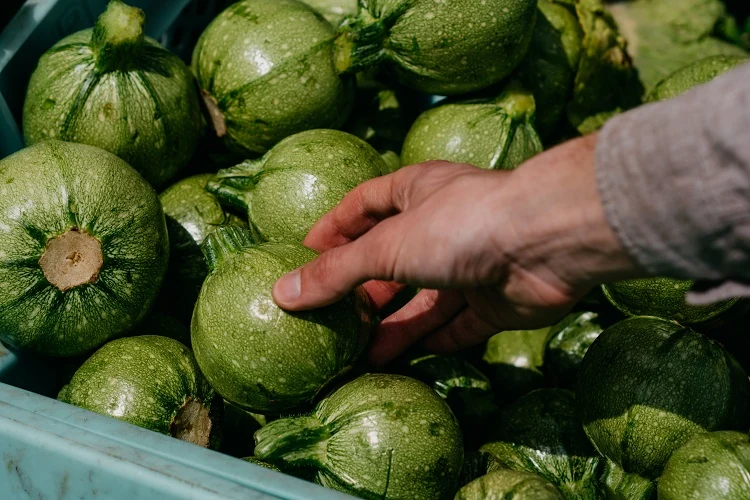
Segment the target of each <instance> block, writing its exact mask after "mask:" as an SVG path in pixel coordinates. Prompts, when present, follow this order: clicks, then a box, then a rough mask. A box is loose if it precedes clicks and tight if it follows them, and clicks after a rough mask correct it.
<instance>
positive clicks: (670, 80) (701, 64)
mask: <svg viewBox="0 0 750 500" xmlns="http://www.w3.org/2000/svg"><path fill="white" fill-rule="evenodd" d="M747 60H748V58H747V57H743V56H739V55H716V56H709V57H706V58H704V59H700V60H698V61H696V62H694V63H693V64H690V65H688V66H685V67H683V68H681V69H678V70H677V71H675V72H674V73H672V74H671V75H669V76H668V77H667V78H665V79H664V80H662V81H660V82H659V83H657V84H656V86H655V87H654V89H653V90H652V91H651V93H650V94H649V97H648V100H649V101H651V102H654V101H663V100H666V99H672V98H674V97H677V96H678V95H680V94H684V93H685V92H687V91H688V90H690V89H692V88H693V87H697V86H698V85H703V84H704V83H708V82H710V81H711V80H713V79H714V78H716V77H718V76H720V75H722V74H724V73H726V72H727V71H729V70H731V69H732V68H735V67H737V66H739V65H740V64H743V63H745V62H747Z"/></svg>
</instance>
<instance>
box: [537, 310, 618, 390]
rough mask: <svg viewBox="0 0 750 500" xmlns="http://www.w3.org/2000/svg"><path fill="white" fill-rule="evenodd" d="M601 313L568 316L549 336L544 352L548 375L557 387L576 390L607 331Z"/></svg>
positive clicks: (548, 378)
mask: <svg viewBox="0 0 750 500" xmlns="http://www.w3.org/2000/svg"><path fill="white" fill-rule="evenodd" d="M603 329H604V328H603V326H602V320H601V318H600V317H599V313H595V312H592V311H582V312H577V313H572V314H569V315H568V316H566V317H565V318H564V319H563V320H562V321H561V322H559V323H557V324H556V325H555V326H553V327H552V329H551V330H550V332H549V336H548V339H547V345H546V348H545V350H544V375H545V378H546V379H547V380H548V381H549V382H550V383H551V384H552V385H554V386H556V387H564V388H573V386H574V385H575V383H576V379H577V378H578V368H579V367H580V366H581V362H582V361H583V357H584V355H585V354H586V351H588V349H589V347H591V344H593V343H594V341H595V340H596V338H597V337H598V336H599V334H601V333H602V330H603Z"/></svg>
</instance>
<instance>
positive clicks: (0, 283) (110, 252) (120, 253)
mask: <svg viewBox="0 0 750 500" xmlns="http://www.w3.org/2000/svg"><path fill="white" fill-rule="evenodd" d="M0 186H2V187H1V188H0V232H2V238H0V340H2V341H3V342H5V343H7V344H8V345H10V346H11V347H13V348H15V349H17V350H27V351H33V352H35V353H38V354H44V355H47V356H75V355H78V354H83V353H86V352H89V351H91V350H92V349H95V348H97V347H99V346H100V345H102V344H103V343H104V342H106V341H107V340H110V339H112V338H114V337H116V336H119V335H122V334H124V333H126V332H127V331H129V330H131V329H133V328H134V327H135V326H136V325H137V324H138V323H139V322H140V321H141V320H142V319H143V318H144V317H145V315H146V313H147V312H148V310H149V308H150V306H151V304H152V303H153V301H154V299H155V298H156V295H157V293H158V291H159V287H160V286H161V283H162V279H163V277H164V273H165V271H166V269H167V260H168V257H169V243H168V241H167V229H166V224H165V222H164V213H163V212H162V208H161V205H160V204H159V198H158V197H157V195H156V193H155V192H154V190H153V189H152V188H151V186H149V185H148V183H146V181H144V180H143V178H142V177H141V176H140V175H138V173H137V172H136V171H135V170H133V169H132V168H131V167H130V166H128V164H127V163H125V162H124V161H123V160H121V159H120V158H118V157H116V156H115V155H113V154H111V153H108V152H106V151H104V150H102V149H99V148H95V147H92V146H86V145H83V144H73V143H67V142H60V141H45V142H41V143H39V144H36V145H34V146H30V147H28V148H26V149H23V150H21V151H19V152H18V153H15V154H13V155H11V156H9V157H7V158H5V159H4V160H2V161H0Z"/></svg>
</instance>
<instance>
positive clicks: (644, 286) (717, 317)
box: [602, 278, 747, 331]
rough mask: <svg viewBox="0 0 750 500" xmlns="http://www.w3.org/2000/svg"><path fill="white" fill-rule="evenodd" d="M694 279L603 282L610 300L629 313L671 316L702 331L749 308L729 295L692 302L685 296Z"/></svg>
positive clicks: (626, 313) (713, 328) (661, 316)
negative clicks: (708, 301) (714, 300)
mask: <svg viewBox="0 0 750 500" xmlns="http://www.w3.org/2000/svg"><path fill="white" fill-rule="evenodd" d="M693 283H694V282H693V281H688V280H676V279H672V278H645V279H638V280H627V281H618V282H617V283H610V284H608V285H602V291H603V292H604V295H605V296H606V297H607V300H609V302H610V303H611V304H612V305H613V306H615V307H616V308H617V309H619V310H620V311H621V312H622V313H623V314H625V315H627V316H656V317H659V318H664V319H671V320H674V321H677V322H678V323H680V324H682V325H686V326H691V327H693V328H696V329H698V330H701V331H711V330H715V329H717V328H719V327H721V326H723V325H724V324H725V323H727V322H728V321H731V320H732V319H734V318H735V317H736V316H738V315H741V314H743V313H744V312H745V311H746V310H747V301H745V300H742V299H729V300H725V301H722V302H717V303H715V304H710V305H706V306H693V305H690V304H688V303H687V300H686V298H685V296H686V295H687V293H688V292H689V291H690V289H691V288H692V287H693Z"/></svg>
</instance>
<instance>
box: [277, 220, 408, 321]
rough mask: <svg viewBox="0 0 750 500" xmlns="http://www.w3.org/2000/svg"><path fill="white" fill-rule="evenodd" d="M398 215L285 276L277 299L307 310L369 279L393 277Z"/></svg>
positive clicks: (291, 307) (286, 306)
mask: <svg viewBox="0 0 750 500" xmlns="http://www.w3.org/2000/svg"><path fill="white" fill-rule="evenodd" d="M397 217H398V216H396V217H393V218H391V219H387V220H385V221H383V222H381V223H380V224H378V225H377V226H375V227H374V228H373V229H372V230H370V231H369V232H367V233H365V235H364V236H361V237H360V238H358V239H356V240H354V241H353V242H351V243H347V244H345V245H342V246H339V247H335V248H331V249H330V250H327V251H325V252H323V253H322V254H320V255H319V256H318V257H317V258H316V259H315V260H313V261H311V262H309V263H307V264H305V265H304V266H302V267H300V268H298V269H295V270H294V271H292V272H290V273H289V274H286V275H284V276H282V277H281V278H280V279H279V280H278V281H277V282H276V283H275V284H274V286H273V291H272V293H273V299H274V301H276V303H277V304H278V305H279V307H281V308H283V309H286V310H289V311H304V310H308V309H315V308H317V307H323V306H327V305H329V304H332V303H334V302H336V301H338V300H340V299H342V298H343V297H344V296H346V295H347V294H348V293H349V292H351V291H352V290H353V289H354V288H356V287H357V286H358V285H360V284H362V283H364V282H366V281H369V280H372V279H378V280H392V279H393V276H392V274H393V272H392V269H393V268H394V267H395V266H394V265H393V259H394V256H395V253H394V252H393V250H392V249H393V248H394V246H393V245H392V244H391V242H392V241H393V240H394V239H395V238H394V236H396V235H398V227H397V226H398V224H397V221H396V220H394V219H396V218H397Z"/></svg>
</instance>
